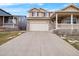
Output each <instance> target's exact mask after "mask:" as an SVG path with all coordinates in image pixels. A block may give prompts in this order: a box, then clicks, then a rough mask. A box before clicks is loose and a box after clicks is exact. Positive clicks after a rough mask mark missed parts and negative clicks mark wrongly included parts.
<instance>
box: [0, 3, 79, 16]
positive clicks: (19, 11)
mask: <svg viewBox="0 0 79 59" xmlns="http://www.w3.org/2000/svg"><path fill="white" fill-rule="evenodd" d="M68 5H69V3H0V8H1V9H3V10H5V11H7V12H9V13H10V14H12V15H25V16H26V15H28V11H29V10H30V9H32V8H44V9H46V10H49V11H56V10H60V9H63V8H65V7H66V6H68ZM75 5H76V6H78V7H79V4H78V3H77V4H76V3H75Z"/></svg>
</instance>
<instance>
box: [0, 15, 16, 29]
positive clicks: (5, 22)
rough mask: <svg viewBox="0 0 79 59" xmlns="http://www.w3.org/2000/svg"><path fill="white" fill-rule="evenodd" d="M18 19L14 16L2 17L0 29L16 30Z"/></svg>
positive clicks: (0, 18)
mask: <svg viewBox="0 0 79 59" xmlns="http://www.w3.org/2000/svg"><path fill="white" fill-rule="evenodd" d="M16 25H17V19H16V18H15V17H14V16H0V28H2V27H3V28H4V27H5V28H15V27H16Z"/></svg>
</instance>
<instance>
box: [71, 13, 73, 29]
mask: <svg viewBox="0 0 79 59" xmlns="http://www.w3.org/2000/svg"><path fill="white" fill-rule="evenodd" d="M71 29H73V14H71Z"/></svg>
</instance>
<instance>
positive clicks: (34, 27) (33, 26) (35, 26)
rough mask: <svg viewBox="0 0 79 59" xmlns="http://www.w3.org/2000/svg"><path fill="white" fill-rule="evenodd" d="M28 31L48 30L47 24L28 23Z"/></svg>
mask: <svg viewBox="0 0 79 59" xmlns="http://www.w3.org/2000/svg"><path fill="white" fill-rule="evenodd" d="M30 31H48V24H30Z"/></svg>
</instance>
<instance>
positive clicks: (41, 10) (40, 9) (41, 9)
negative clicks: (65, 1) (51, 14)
mask: <svg viewBox="0 0 79 59" xmlns="http://www.w3.org/2000/svg"><path fill="white" fill-rule="evenodd" d="M39 12H47V10H45V9H43V8H39Z"/></svg>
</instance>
